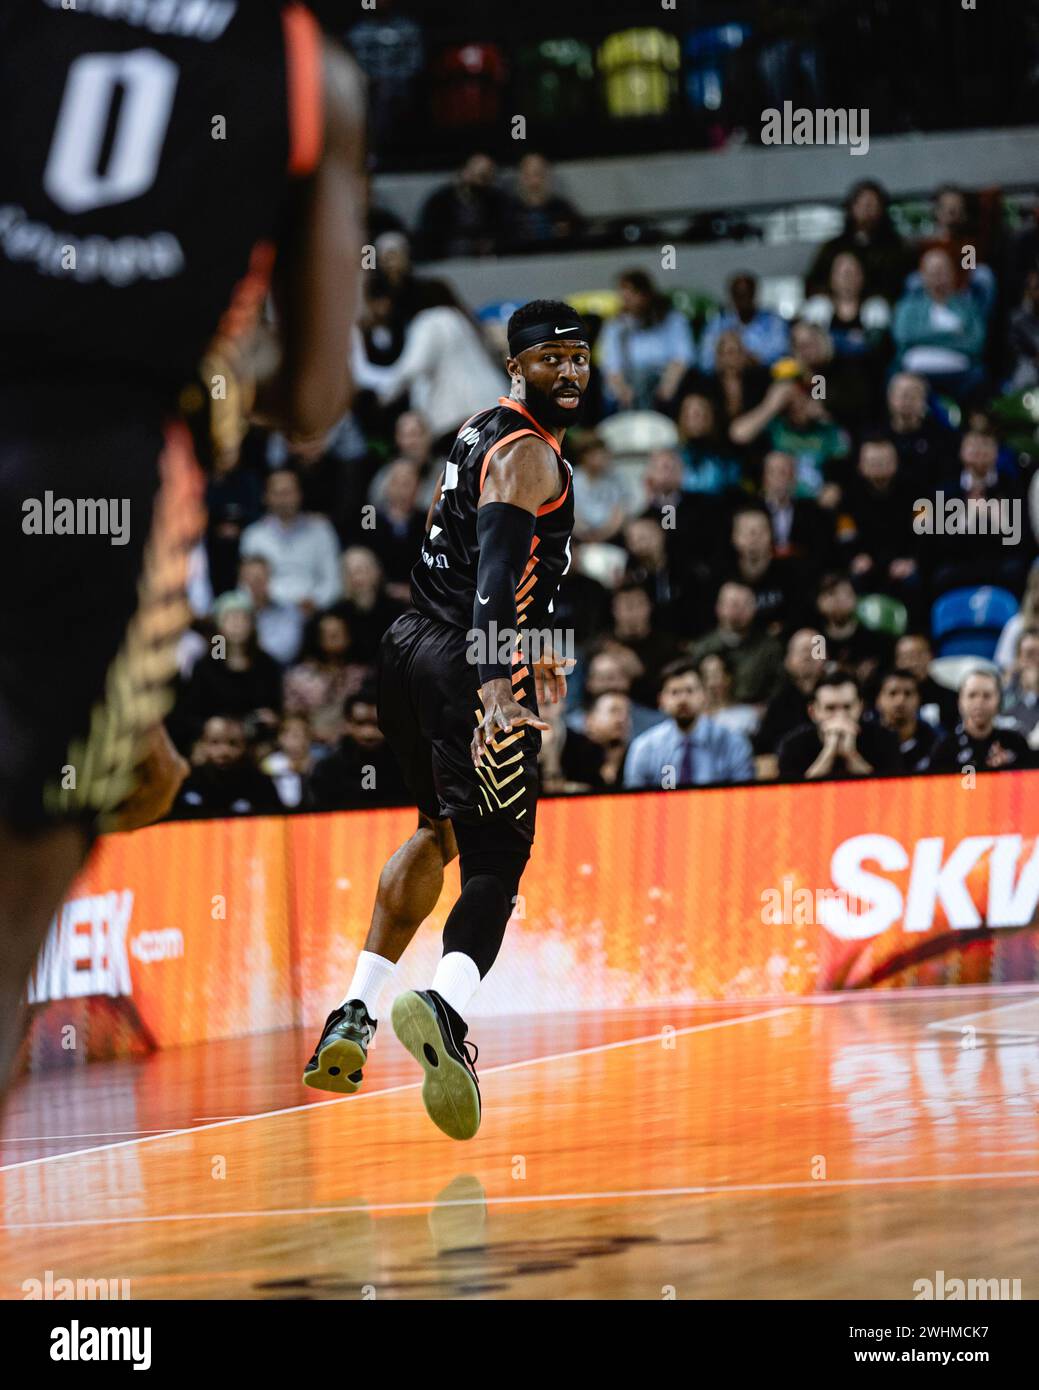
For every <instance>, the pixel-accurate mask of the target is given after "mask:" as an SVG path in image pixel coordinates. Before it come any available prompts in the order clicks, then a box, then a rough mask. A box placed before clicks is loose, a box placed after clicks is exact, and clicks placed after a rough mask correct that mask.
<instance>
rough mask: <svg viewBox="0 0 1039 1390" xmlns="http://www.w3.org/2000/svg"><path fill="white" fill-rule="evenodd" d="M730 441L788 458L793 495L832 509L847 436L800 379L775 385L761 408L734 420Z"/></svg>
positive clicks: (846, 447)
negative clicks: (793, 470)
mask: <svg viewBox="0 0 1039 1390" xmlns="http://www.w3.org/2000/svg"><path fill="white" fill-rule="evenodd" d="M729 438H730V439H731V440H732V441H733V443H734V444H739V445H749V444H754V443H756V442H760V444H761V445H762V446H764V447H765V448H767V449H778V450H780V452H781V453H786V454H790V455H791V456H792V457H793V458H794V459H795V460H796V463H797V490H796V495H797V496H798V497H814V498H815V499H816V500H817V501H819V502H820V503H821V504H822V505H824V506H833V505H835V503H836V501H837V499H838V497H839V495H840V494H839V492H838V491H837V485H836V482H835V475H836V474H837V471H838V469H837V466H838V464H839V462H840V460H842V459H843V458H844V456H845V455H846V454H847V452H848V440H847V436H846V435H845V433H844V431H843V430H841V429H840V428H839V427H838V426H837V425H836V424H835V423H834V421H833V420H832V419H831V417H830V414H829V411H828V410H827V409H826V406H825V405H824V404H823V402H822V401H821V400H818V399H816V398H815V397H814V396H813V395H812V392H811V388H808V387H806V386H805V384H804V383H803V382H802V381H800V380H787V381H776V382H773V384H772V385H771V386H770V387H769V389H768V392H767V393H766V395H765V399H764V400H763V401H762V402H761V404H760V405H758V406H755V407H754V409H753V410H749V411H748V412H747V413H746V415H741V416H739V418H738V419H736V420H733V422H732V424H731V425H730V426H729Z"/></svg>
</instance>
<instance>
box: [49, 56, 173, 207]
mask: <svg viewBox="0 0 1039 1390" xmlns="http://www.w3.org/2000/svg"><path fill="white" fill-rule="evenodd" d="M177 76H178V70H177V65H176V63H173V62H171V61H170V59H169V58H166V57H164V56H163V55H162V54H161V53H156V52H155V51H154V49H150V48H138V49H135V50H134V51H133V52H131V53H84V54H83V55H82V56H81V57H79V58H76V59H74V60H73V62H72V63H71V64H70V66H69V72H68V77H67V79H66V81H65V91H64V94H63V96H62V99H61V109H60V111H59V112H58V121H57V125H56V126H55V128H54V137H53V139H52V140H51V147H50V153H49V154H48V156H47V167H46V169H45V171H44V175H43V186H44V189H45V190H46V192H47V195H48V196H49V197H50V198H51V199H52V200H53V201H54V202H55V203H57V205H58V206H59V207H60V208H64V210H65V211H66V212H71V213H75V212H88V211H89V210H90V209H92V208H99V207H105V206H107V205H109V204H111V203H125V202H128V201H129V200H130V199H131V198H137V197H139V196H140V195H141V194H142V193H144V192H146V191H147V189H149V188H150V187H151V185H152V184H153V183H154V182H155V176H156V174H157V173H158V169H159V159H160V157H161V155H162V147H163V144H164V142H165V139H166V131H167V128H168V126H169V121H170V112H171V111H172V110H173V96H174V93H175V91H176V88H177ZM120 91H121V92H122V102H121V104H120V107H119V112H118V116H117V118H116V122H115V130H114V133H113V135H112V141H111V153H110V154H109V156H108V158H107V159H106V160H105V165H104V168H102V167H101V158H102V153H103V150H104V146H105V139H106V135H107V133H108V128H109V125H110V124H111V120H112V110H113V107H114V105H115V101H116V97H117V93H119V92H120Z"/></svg>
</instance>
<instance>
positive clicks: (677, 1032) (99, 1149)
mask: <svg viewBox="0 0 1039 1390" xmlns="http://www.w3.org/2000/svg"><path fill="white" fill-rule="evenodd" d="M795 1011H796V1005H790V1004H788V1005H786V1006H785V1007H783V1008H778V1009H766V1010H765V1011H764V1012H763V1013H757V1014H738V1015H737V1016H736V1017H735V1018H722V1019H716V1020H715V1021H714V1022H713V1023H692V1024H690V1025H689V1026H688V1027H686V1028H675V1029H674V1030H673V1031H672V1032H671V1033H669V1034H668V1036H669V1037H672V1038H679V1037H683V1036H685V1035H686V1034H689V1033H708V1032H711V1031H712V1030H713V1029H715V1028H734V1027H735V1026H736V1025H737V1024H740V1023H757V1022H760V1021H761V1020H762V1019H766V1018H777V1017H778V1016H779V1015H781V1014H789V1013H794V1012H795ZM667 1026H668V1025H666V1024H664V1025H662V1027H661V1028H658V1029H657V1031H656V1032H655V1033H646V1034H644V1035H643V1036H642V1037H638V1038H621V1039H619V1040H618V1041H617V1042H609V1043H596V1044H595V1045H594V1046H592V1047H576V1048H574V1049H572V1050H571V1051H569V1052H553V1053H548V1054H546V1055H545V1056H543V1057H527V1058H524V1059H523V1060H522V1061H519V1062H503V1063H502V1064H501V1066H497V1067H487V1068H486V1069H485V1070H483V1071H481V1073H480V1076H481V1077H488V1076H495V1075H497V1074H498V1073H499V1072H503V1071H515V1070H516V1068H517V1067H536V1066H540V1065H541V1064H542V1063H544V1062H565V1061H567V1060H568V1059H569V1058H571V1057H591V1056H592V1055H593V1054H595V1053H596V1052H612V1051H614V1050H615V1049H616V1048H619V1047H637V1046H639V1044H641V1043H651V1042H653V1043H659V1042H660V1039H661V1037H662V1036H663V1031H662V1029H663V1028H664V1027H667ZM421 1085H422V1082H421V1081H408V1082H406V1083H405V1084H403V1085H400V1086H386V1087H384V1088H383V1089H382V1090H379V1091H361V1092H359V1093H358V1094H357V1095H353V1096H335V1097H333V1099H331V1100H319V1101H311V1102H310V1103H309V1104H308V1105H290V1106H287V1107H286V1108H285V1109H283V1110H260V1111H258V1112H257V1113H256V1114H255V1115H239V1116H237V1117H236V1118H234V1119H232V1120H218V1121H216V1122H214V1123H213V1124H206V1125H191V1126H188V1127H187V1128H185V1129H170V1130H164V1131H162V1132H160V1133H158V1134H146V1135H144V1136H143V1137H141V1138H139V1139H124V1140H122V1141H121V1142H120V1143H118V1144H97V1145H95V1146H94V1147H93V1148H89V1149H70V1150H69V1152H68V1153H63V1154H46V1155H44V1156H43V1157H42V1158H24V1159H21V1160H20V1161H19V1162H17V1163H5V1164H3V1165H2V1166H0V1173H9V1172H11V1171H12V1169H15V1168H32V1167H35V1166H36V1165H38V1164H43V1163H60V1162H61V1160H62V1159H65V1158H85V1157H86V1155H87V1154H97V1153H111V1152H112V1151H113V1150H114V1149H125V1148H128V1147H130V1146H131V1145H133V1144H150V1143H154V1142H155V1141H156V1140H158V1139H181V1138H183V1137H185V1136H186V1135H194V1134H202V1133H204V1132H205V1131H206V1130H209V1129H222V1128H223V1127H224V1126H225V1125H246V1124H250V1123H251V1122H252V1121H254V1120H272V1119H276V1118H277V1117H278V1116H279V1115H298V1114H300V1113H302V1112H303V1111H306V1110H322V1109H325V1108H326V1107H327V1106H329V1105H343V1104H345V1103H347V1102H350V1103H352V1104H354V1105H356V1104H357V1103H358V1101H364V1100H371V1101H374V1100H378V1099H379V1097H380V1096H393V1095H399V1094H400V1092H401V1091H414V1090H417V1089H418V1087H419V1086H421Z"/></svg>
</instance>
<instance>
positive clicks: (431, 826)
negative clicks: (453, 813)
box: [415, 811, 458, 867]
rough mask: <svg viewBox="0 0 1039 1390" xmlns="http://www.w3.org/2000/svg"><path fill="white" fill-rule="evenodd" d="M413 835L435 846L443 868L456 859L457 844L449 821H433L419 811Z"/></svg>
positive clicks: (430, 817)
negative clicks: (427, 840) (419, 836)
mask: <svg viewBox="0 0 1039 1390" xmlns="http://www.w3.org/2000/svg"><path fill="white" fill-rule="evenodd" d="M415 833H416V834H418V835H422V836H424V837H426V838H428V839H429V840H430V841H431V843H433V844H435V845H436V848H437V851H438V852H439V854H440V862H441V863H442V864H444V865H445V867H446V866H447V865H448V864H450V863H451V860H452V859H457V857H458V844H457V842H456V840H455V832H454V829H453V828H452V825H451V822H450V821H449V820H434V819H433V817H432V816H427V815H425V814H423V812H421V811H420V812H419V817H418V830H417V831H416V832H415Z"/></svg>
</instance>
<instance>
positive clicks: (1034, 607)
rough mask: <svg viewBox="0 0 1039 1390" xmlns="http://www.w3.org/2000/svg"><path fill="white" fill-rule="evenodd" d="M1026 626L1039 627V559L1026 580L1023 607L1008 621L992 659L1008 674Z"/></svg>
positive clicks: (1022, 599)
mask: <svg viewBox="0 0 1039 1390" xmlns="http://www.w3.org/2000/svg"><path fill="white" fill-rule="evenodd" d="M1026 627H1039V560H1033V561H1032V567H1031V569H1030V570H1029V571H1028V578H1027V580H1026V581H1025V592H1024V595H1023V596H1022V598H1021V607H1020V608H1019V609H1018V610H1017V612H1016V613H1015V614H1014V615H1013V617H1012V618H1009V619H1008V620H1007V622H1006V625H1005V626H1004V628H1003V631H1002V632H1001V633H1000V634H999V641H998V642H997V643H996V651H995V655H994V656H993V658H992V660H993V661H994V662H995V663H996V665H997V666H998V667H999V668H1000V670H1001V671H1002V672H1003V673H1004V674H1007V673H1008V672H1009V671H1010V670H1011V669H1012V667H1013V665H1014V662H1015V660H1016V659H1017V642H1018V638H1019V637H1020V636H1021V633H1022V632H1023V631H1024V630H1025V628H1026Z"/></svg>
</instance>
